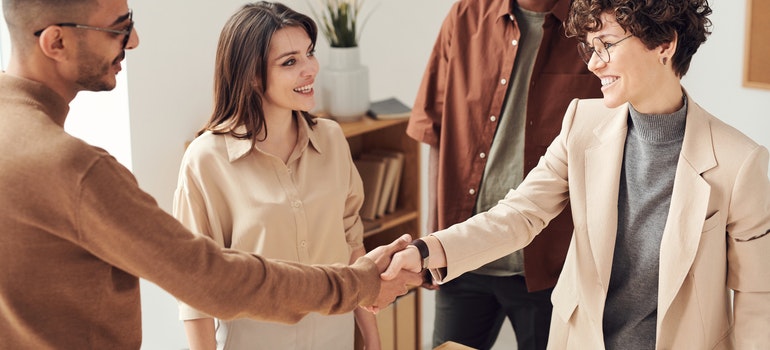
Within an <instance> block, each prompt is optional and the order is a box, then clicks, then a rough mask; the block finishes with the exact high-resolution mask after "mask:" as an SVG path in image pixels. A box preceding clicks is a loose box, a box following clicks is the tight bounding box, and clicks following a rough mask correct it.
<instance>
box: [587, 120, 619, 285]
mask: <svg viewBox="0 0 770 350" xmlns="http://www.w3.org/2000/svg"><path fill="white" fill-rule="evenodd" d="M612 113H613V116H612V117H611V118H609V120H608V121H607V123H605V124H602V125H600V126H599V127H597V128H596V129H595V130H594V134H595V135H596V137H597V141H598V142H597V144H595V145H593V146H591V147H588V148H587V149H586V151H585V167H586V203H587V204H586V223H587V227H588V240H589V242H590V245H591V253H592V255H593V258H594V262H595V264H596V271H597V273H598V275H599V280H600V281H601V284H602V287H603V288H604V293H605V294H606V292H607V289H608V286H609V281H610V272H611V271H612V256H613V252H614V250H615V236H616V233H617V227H618V189H619V186H620V171H621V167H622V163H623V149H624V147H625V140H626V133H627V132H628V122H627V120H628V105H625V106H624V107H621V108H618V109H615V110H613V111H612Z"/></svg>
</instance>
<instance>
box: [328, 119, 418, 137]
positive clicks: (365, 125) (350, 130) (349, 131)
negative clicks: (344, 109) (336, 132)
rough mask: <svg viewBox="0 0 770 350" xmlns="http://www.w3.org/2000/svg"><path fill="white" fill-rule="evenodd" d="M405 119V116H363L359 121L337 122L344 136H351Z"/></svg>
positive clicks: (398, 122)
mask: <svg viewBox="0 0 770 350" xmlns="http://www.w3.org/2000/svg"><path fill="white" fill-rule="evenodd" d="M405 119H407V118H399V119H385V120H376V119H372V118H370V117H363V118H361V120H359V121H355V122H339V124H340V126H341V127H342V131H343V132H344V133H345V137H353V136H358V135H362V134H365V133H367V132H370V131H374V130H378V129H382V128H385V127H388V126H391V125H396V124H400V123H403V122H404V120H405Z"/></svg>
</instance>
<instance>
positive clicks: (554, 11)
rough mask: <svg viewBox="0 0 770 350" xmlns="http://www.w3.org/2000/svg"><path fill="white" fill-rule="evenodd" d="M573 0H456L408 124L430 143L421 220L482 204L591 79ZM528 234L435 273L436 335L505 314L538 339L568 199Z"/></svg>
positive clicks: (471, 328)
mask: <svg viewBox="0 0 770 350" xmlns="http://www.w3.org/2000/svg"><path fill="white" fill-rule="evenodd" d="M569 7H570V0H549V1H533V0H519V1H511V0H461V1H458V2H457V3H455V4H454V6H453V7H452V8H451V10H450V11H449V14H448V15H447V17H446V19H445V20H444V23H443V26H442V27H441V31H440V33H439V36H438V39H437V40H436V43H435V46H434V48H433V52H432V55H431V56H430V58H429V60H428V64H427V68H426V70H425V74H424V77H423V81H422V84H421V86H420V89H419V91H418V95H417V98H416V101H415V103H414V107H413V110H412V115H411V119H410V121H409V126H408V128H407V134H409V136H411V137H412V138H414V139H416V140H418V141H421V142H424V143H426V144H428V145H429V146H430V165H429V177H428V181H429V197H430V199H429V213H428V226H429V227H428V232H434V231H436V230H440V229H445V228H447V227H449V226H451V225H453V224H455V223H459V222H463V221H465V220H466V219H468V218H470V217H471V216H472V215H473V214H475V213H479V212H484V211H486V210H488V209H489V208H491V207H492V206H493V205H494V204H496V203H497V201H499V200H500V199H502V198H503V197H504V196H505V194H506V193H507V192H508V190H510V189H514V188H516V187H517V186H518V184H519V183H520V182H521V180H522V178H523V176H524V174H526V173H527V172H529V170H531V169H532V168H533V167H534V166H535V165H536V164H537V162H538V160H539V158H540V157H541V156H542V155H543V154H544V153H545V150H546V148H547V147H548V145H549V144H550V143H551V141H552V140H553V139H554V138H555V137H556V135H557V134H558V132H559V129H560V127H561V119H562V117H563V115H564V112H565V110H566V108H567V105H568V104H569V102H570V100H572V99H574V98H591V97H600V96H601V93H600V90H599V88H600V82H599V80H598V79H596V78H595V77H594V76H593V75H592V74H591V73H590V72H589V71H588V70H587V69H586V66H585V64H584V63H583V62H582V60H581V59H580V57H579V56H578V52H577V50H576V49H575V45H576V44H577V41H576V40H574V39H570V38H567V37H566V36H565V32H564V26H563V23H564V21H565V20H566V18H567V14H568V11H569ZM564 213H565V214H562V215H561V216H559V217H557V218H556V219H555V220H554V221H553V222H551V224H550V225H549V226H548V227H547V229H546V230H545V231H543V233H542V234H540V236H538V237H537V238H536V239H535V240H534V242H532V244H530V245H529V246H527V247H526V248H524V249H523V250H522V251H518V252H515V253H513V254H511V255H509V256H506V257H504V258H502V259H500V260H497V261H494V262H492V263H490V264H487V265H485V266H483V267H481V268H479V269H478V270H475V271H473V272H471V273H467V274H465V275H463V276H461V277H459V278H457V279H455V280H454V281H451V282H449V283H446V284H443V285H441V287H440V288H439V287H438V286H436V285H426V286H428V288H432V289H438V290H437V292H436V317H435V323H434V333H433V345H434V346H438V345H439V344H442V343H444V342H446V341H450V340H451V341H455V342H459V343H462V344H465V345H468V346H472V347H474V348H480V349H488V348H490V347H491V346H492V345H493V344H494V342H495V340H496V338H497V335H498V333H499V330H500V328H501V326H502V323H503V321H504V320H505V318H506V317H508V318H509V319H510V321H511V323H512V325H513V328H514V331H515V333H516V337H517V343H518V346H519V349H544V348H545V345H546V342H547V337H548V324H549V322H550V314H551V303H550V294H551V291H552V289H553V286H554V285H555V284H556V280H557V278H558V276H559V273H560V271H561V268H562V265H563V263H564V259H565V256H566V251H567V247H568V245H569V241H570V238H571V234H572V224H571V218H570V216H569V209H567V210H564Z"/></svg>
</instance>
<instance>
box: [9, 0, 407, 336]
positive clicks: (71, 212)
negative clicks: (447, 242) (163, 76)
mask: <svg viewBox="0 0 770 350" xmlns="http://www.w3.org/2000/svg"><path fill="white" fill-rule="evenodd" d="M2 4H3V12H4V14H5V18H6V21H7V23H8V26H9V32H10V34H11V41H12V44H13V51H12V57H11V61H10V64H9V66H8V70H7V72H3V73H0V150H2V151H1V152H0V349H22V348H23V349H138V348H139V347H140V346H141V333H142V332H141V315H140V304H139V302H140V301H139V277H141V278H145V279H147V280H149V281H151V282H153V283H155V284H157V285H159V286H160V287H162V288H164V289H165V290H167V291H168V292H169V293H171V294H173V295H174V296H176V297H177V298H178V299H180V300H182V301H184V302H186V303H188V304H190V305H192V306H194V307H195V308H197V309H199V310H201V311H203V312H206V313H209V314H210V315H211V316H214V317H219V318H223V319H230V318H236V317H251V318H259V319H263V320H271V321H281V322H297V321H298V320H299V319H300V318H302V317H303V316H304V315H305V314H307V313H309V312H314V311H315V312H320V313H324V314H328V313H342V312H348V311H351V310H353V309H354V308H356V307H357V306H358V305H362V306H373V307H374V309H376V307H382V306H385V305H387V303H389V302H391V301H392V300H393V299H394V298H395V297H396V296H397V295H402V294H405V293H406V291H407V286H406V285H407V284H411V285H417V284H419V283H420V276H419V275H418V274H416V273H410V274H404V275H402V276H401V278H400V280H399V281H397V282H395V283H391V282H382V281H381V279H380V276H379V274H380V272H382V271H383V270H384V269H385V268H386V267H387V265H388V263H389V261H390V257H391V255H392V253H393V252H395V251H396V250H399V249H403V248H404V247H405V246H406V244H407V243H408V238H407V237H408V236H406V235H405V236H404V237H401V238H400V239H398V240H396V241H394V242H393V243H392V244H390V245H388V246H386V247H380V248H377V249H375V250H373V251H372V252H370V253H369V254H367V256H365V257H362V258H360V259H359V260H358V261H356V262H355V263H354V264H353V265H351V266H349V267H343V266H313V267H311V266H307V265H301V264H296V263H279V262H273V261H269V260H266V259H263V258H261V257H258V256H253V255H249V254H244V253H241V252H236V251H230V250H223V249H221V248H219V246H218V245H217V244H215V243H214V242H213V241H211V240H209V239H207V238H202V237H200V236H194V235H193V234H192V233H190V232H189V231H187V230H186V229H185V228H184V227H183V226H182V225H181V224H180V223H179V222H177V221H176V220H175V219H174V218H173V217H171V216H170V215H168V214H167V213H165V212H164V211H163V210H161V209H160V208H159V207H158V206H157V204H156V202H155V201H154V200H153V198H151V197H150V196H149V195H147V194H146V193H145V192H143V191H141V190H140V189H139V187H138V185H137V182H136V180H135V178H134V177H133V175H132V174H131V173H130V172H129V171H128V170H127V169H126V168H124V167H123V166H122V165H120V164H119V163H118V162H117V161H116V160H115V158H113V157H112V156H110V155H109V154H108V153H107V152H105V151H104V150H101V149H99V148H96V147H93V146H90V145H88V144H86V143H85V142H83V141H81V140H79V139H77V138H74V137H72V136H71V135H69V134H67V133H66V132H65V131H64V129H63V125H64V122H65V119H66V117H67V113H68V111H69V107H68V104H69V102H70V101H71V100H72V99H73V98H74V97H75V96H76V95H77V93H78V92H79V91H102V90H111V89H112V88H114V87H115V75H116V74H118V73H119V72H120V70H121V62H122V60H123V58H124V56H125V50H130V49H133V48H136V46H137V45H138V44H139V38H138V34H137V33H136V31H135V30H134V27H133V19H132V13H131V11H130V10H129V9H128V6H127V4H126V1H125V0H66V1H65V0H3V1H2ZM276 304H278V305H279V306H277V307H276Z"/></svg>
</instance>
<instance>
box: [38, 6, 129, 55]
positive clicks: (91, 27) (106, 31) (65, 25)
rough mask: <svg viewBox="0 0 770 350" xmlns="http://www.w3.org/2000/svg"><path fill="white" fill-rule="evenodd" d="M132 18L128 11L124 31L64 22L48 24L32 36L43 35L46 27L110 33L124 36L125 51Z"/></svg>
mask: <svg viewBox="0 0 770 350" xmlns="http://www.w3.org/2000/svg"><path fill="white" fill-rule="evenodd" d="M133 16H134V11H133V10H128V27H126V29H124V30H117V29H110V28H103V27H94V26H89V25H85V24H78V23H71V22H64V23H55V24H50V25H48V26H46V27H45V28H43V29H40V30H38V31H36V32H34V33H33V34H34V35H35V36H40V34H43V31H44V30H46V29H48V27H50V26H57V27H71V28H77V29H87V30H96V31H99V32H105V33H112V34H121V35H125V37H124V38H123V49H124V50H125V49H126V46H127V45H128V41H129V40H131V32H133V30H134V20H133Z"/></svg>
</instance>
